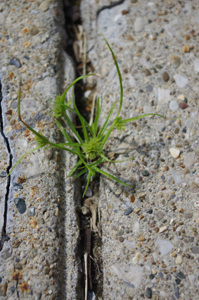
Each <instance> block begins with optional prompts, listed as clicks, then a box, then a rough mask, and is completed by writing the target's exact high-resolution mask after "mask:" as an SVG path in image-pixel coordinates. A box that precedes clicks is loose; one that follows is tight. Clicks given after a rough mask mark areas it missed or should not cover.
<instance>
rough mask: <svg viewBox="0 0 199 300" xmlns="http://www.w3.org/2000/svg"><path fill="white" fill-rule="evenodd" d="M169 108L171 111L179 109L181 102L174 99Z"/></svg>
mask: <svg viewBox="0 0 199 300" xmlns="http://www.w3.org/2000/svg"><path fill="white" fill-rule="evenodd" d="M169 108H170V110H171V111H177V110H178V109H179V104H178V102H177V101H175V100H173V101H171V102H170V103H169Z"/></svg>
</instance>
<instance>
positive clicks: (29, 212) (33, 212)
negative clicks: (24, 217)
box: [28, 207, 35, 217]
mask: <svg viewBox="0 0 199 300" xmlns="http://www.w3.org/2000/svg"><path fill="white" fill-rule="evenodd" d="M34 215H35V208H34V207H30V208H29V210H28V216H29V217H34Z"/></svg>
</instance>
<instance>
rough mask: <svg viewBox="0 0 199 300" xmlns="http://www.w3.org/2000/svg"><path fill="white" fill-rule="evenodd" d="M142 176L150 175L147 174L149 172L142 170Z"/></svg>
mask: <svg viewBox="0 0 199 300" xmlns="http://www.w3.org/2000/svg"><path fill="white" fill-rule="evenodd" d="M142 175H143V176H149V175H150V173H149V171H147V170H144V171H142Z"/></svg>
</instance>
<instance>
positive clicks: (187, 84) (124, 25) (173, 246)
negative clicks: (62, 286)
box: [81, 0, 199, 300]
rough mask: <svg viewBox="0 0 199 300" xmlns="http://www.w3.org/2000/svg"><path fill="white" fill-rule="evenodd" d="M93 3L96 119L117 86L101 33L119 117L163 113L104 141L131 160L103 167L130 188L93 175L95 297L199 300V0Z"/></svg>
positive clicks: (89, 12)
mask: <svg viewBox="0 0 199 300" xmlns="http://www.w3.org/2000/svg"><path fill="white" fill-rule="evenodd" d="M99 3H101V1H98V4H95V3H94V2H93V1H90V0H83V1H82V4H81V9H82V12H83V24H84V28H85V30H86V32H87V45H88V51H89V53H88V56H89V58H90V59H91V61H92V63H93V64H94V66H95V69H96V72H99V73H100V74H101V75H102V76H103V79H102V80H100V79H98V87H97V90H98V93H99V95H100V94H103V96H104V100H103V114H102V117H101V118H100V120H104V119H105V118H106V116H107V113H108V111H109V110H110V107H111V105H112V104H113V102H114V101H116V100H119V93H120V90H119V80H118V76H117V73H116V70H115V67H114V64H113V60H112V57H111V54H110V52H109V50H108V48H107V46H106V45H105V42H104V41H103V38H102V37H101V35H100V34H101V33H103V34H104V35H105V37H106V38H107V39H108V41H109V43H110V45H111V47H112V49H113V51H114V53H115V55H116V57H117V61H118V63H119V67H120V70H121V73H122V78H123V85H124V104H123V109H122V114H121V116H122V117H123V118H130V117H133V116H137V115H140V114H142V113H151V112H154V113H159V114H162V115H164V116H165V117H166V118H167V119H166V120H163V119H160V118H158V117H147V118H146V119H144V120H142V121H141V120H138V121H136V122H135V123H133V124H132V123H130V124H128V125H127V126H126V129H125V132H122V133H119V132H118V131H117V130H115V131H113V133H112V135H111V139H110V141H109V142H107V145H106V149H107V150H108V151H112V149H116V152H117V149H118V148H122V149H126V151H119V153H120V155H119V157H118V158H117V157H116V158H115V159H118V160H123V159H127V158H130V157H135V160H134V161H132V162H131V161H127V162H124V163H121V164H115V165H114V164H107V163H106V164H105V165H104V170H109V171H110V172H112V174H113V175H115V176H118V177H119V178H120V179H121V180H123V181H124V182H126V183H129V184H132V185H134V186H135V188H126V187H123V186H120V185H119V184H116V183H114V182H112V181H110V180H107V179H106V178H101V184H100V193H99V194H100V198H99V206H100V211H101V226H102V241H103V249H102V257H103V262H104V268H103V271H104V283H103V285H104V286H103V299H106V300H107V299H162V300H163V299H169V300H171V299H172V300H173V299H181V300H182V299H198V275H199V274H198V267H199V264H198V258H199V256H198V255H199V248H198V241H199V236H198V224H199V211H198V204H197V203H198V202H197V199H198V195H199V180H198V174H199V164H198V156H197V155H198V152H197V151H198V150H196V149H197V148H194V145H195V144H196V140H198V136H199V134H198V132H199V131H198V129H199V124H198V114H199V110H198V32H199V21H198V9H199V7H198V1H181V2H176V1H161V2H160V1H152V2H149V1H130V0H126V1H123V3H122V4H121V5H117V6H114V7H111V5H110V7H109V8H108V9H102V10H101V12H100V13H99V7H98V5H100V4H99ZM109 4H111V3H109ZM88 8H89V9H88ZM165 72H166V73H165ZM115 115H116V112H115ZM176 118H179V119H176ZM113 119H114V116H113ZM173 149H174V150H173ZM130 209H131V213H130V214H129V211H130ZM132 209H133V211H132Z"/></svg>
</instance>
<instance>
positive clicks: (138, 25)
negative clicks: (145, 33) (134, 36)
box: [134, 17, 145, 33]
mask: <svg viewBox="0 0 199 300" xmlns="http://www.w3.org/2000/svg"><path fill="white" fill-rule="evenodd" d="M144 26H145V20H144V18H142V17H137V18H136V20H135V23H134V30H135V32H136V33H137V32H141V31H142V30H143V29H144Z"/></svg>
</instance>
